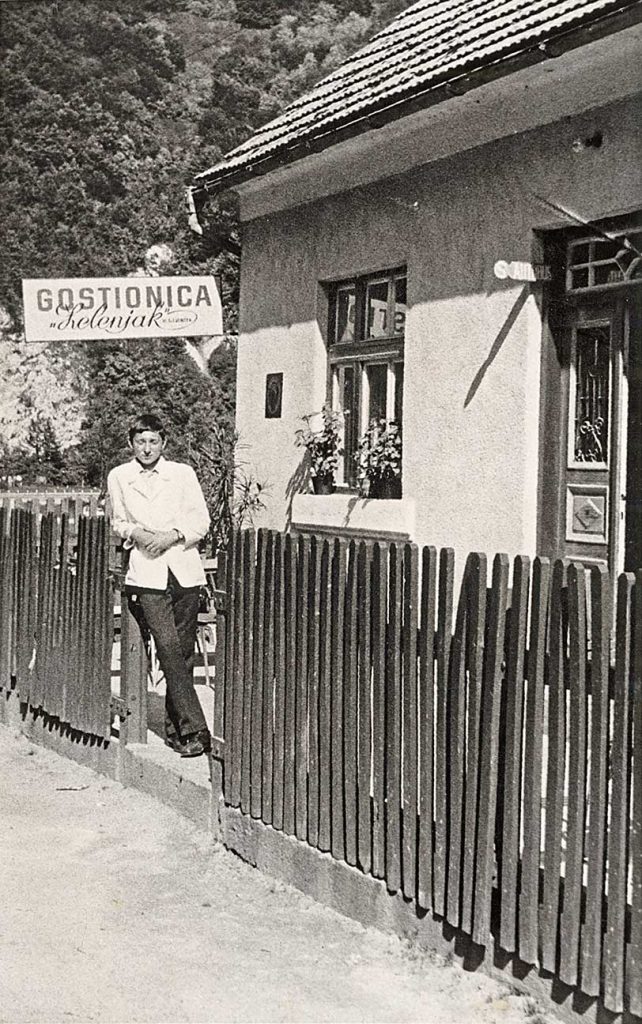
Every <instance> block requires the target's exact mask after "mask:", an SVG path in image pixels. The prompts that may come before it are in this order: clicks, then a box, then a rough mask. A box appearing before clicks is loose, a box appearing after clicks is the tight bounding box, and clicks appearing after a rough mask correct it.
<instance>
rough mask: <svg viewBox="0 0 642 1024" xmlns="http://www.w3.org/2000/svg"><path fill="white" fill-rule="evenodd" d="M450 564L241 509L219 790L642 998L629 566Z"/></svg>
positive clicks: (481, 935)
mask: <svg viewBox="0 0 642 1024" xmlns="http://www.w3.org/2000/svg"><path fill="white" fill-rule="evenodd" d="M455 578H456V576H455V564H454V555H453V552H452V550H450V549H444V550H442V551H440V552H437V550H436V549H435V548H432V547H425V548H423V549H422V550H419V549H418V548H417V547H416V546H415V545H413V544H405V545H397V544H384V543H376V542H375V543H372V542H366V541H363V542H355V541H351V542H350V543H348V542H347V541H346V540H345V539H340V538H325V539H323V538H319V537H315V536H311V537H310V536H300V537H293V536H291V535H283V534H278V533H274V532H271V531H266V530H260V531H258V534H255V533H254V532H253V531H242V532H236V533H235V535H234V536H233V538H232V541H231V544H230V548H229V550H228V554H227V592H228V610H227V614H228V628H227V634H226V651H225V664H226V669H225V693H224V695H222V694H217V700H218V701H219V702H220V703H219V711H218V713H217V716H216V717H217V720H218V717H219V716H220V721H221V724H222V723H223V721H224V744H223V743H222V744H221V748H222V749H223V751H224V753H223V757H224V794H225V800H226V802H227V803H228V804H229V805H231V806H232V807H237V808H240V809H241V811H243V812H244V813H246V814H249V815H251V816H253V817H255V818H260V819H261V820H262V821H263V822H265V823H266V824H268V825H271V826H272V827H273V828H274V829H277V830H281V831H282V832H284V833H286V834H288V835H291V836H296V837H297V838H298V839H299V840H301V841H303V842H305V843H308V844H309V845H311V846H313V847H316V848H317V849H319V850H322V851H327V852H329V853H331V855H332V856H333V857H335V858H337V859H338V860H342V861H345V862H347V863H348V864H350V865H353V866H354V867H355V868H358V869H359V870H361V871H362V872H365V873H368V874H370V875H372V876H374V877H375V878H378V879H382V880H384V881H385V883H386V885H387V887H388V889H389V891H390V892H393V893H394V892H400V893H403V895H404V896H405V897H406V898H408V899H409V900H413V901H415V903H416V905H417V907H418V908H422V909H423V910H427V911H431V912H432V913H433V914H434V915H437V916H438V917H440V918H443V919H445V921H447V922H448V923H449V924H450V925H452V926H453V927H454V928H456V929H460V930H461V931H462V932H463V933H465V934H466V935H468V936H470V937H471V938H472V940H473V941H474V942H475V943H477V944H479V945H480V946H482V947H483V946H487V945H489V943H490V941H491V937H492V939H493V941H494V944H495V945H496V946H497V945H498V946H500V947H501V948H503V949H504V950H505V951H507V952H508V953H510V954H514V955H516V956H517V957H519V959H520V960H522V961H524V962H525V963H526V964H531V965H535V966H536V967H538V968H540V969H542V970H544V971H546V972H552V973H553V974H555V975H557V977H558V978H559V980H560V981H561V982H563V983H564V984H565V985H568V986H571V987H573V988H575V989H577V990H580V991H581V992H583V993H585V994H586V995H588V996H594V997H599V999H600V1000H601V1001H602V1003H603V1005H604V1006H605V1007H606V1008H607V1009H608V1010H611V1011H614V1012H621V1011H623V1010H627V1011H628V1013H629V1014H630V1015H633V1016H635V1015H642V755H641V754H640V751H642V573H639V574H638V576H637V579H635V577H634V576H632V575H631V574H623V575H622V576H620V578H619V579H618V580H617V581H616V582H615V583H614V582H613V581H612V580H611V578H610V577H609V575H608V573H607V571H606V570H605V569H604V568H603V567H598V566H596V567H595V568H593V569H591V571H590V573H587V572H586V571H585V570H584V568H583V567H582V566H579V565H575V564H567V563H564V562H561V561H559V562H555V563H554V564H551V563H550V562H549V561H548V560H547V559H544V558H536V559H534V560H533V561H532V562H531V561H530V560H529V559H528V558H525V557H518V558H516V559H515V560H514V563H513V565H512V566H511V565H510V563H509V559H508V557H507V556H506V555H501V554H500V555H497V556H496V557H495V559H494V561H493V563H492V576H491V580H490V583H489V581H488V565H487V558H486V556H485V555H483V554H471V555H470V556H469V557H468V559H467V561H466V565H465V569H464V572H463V576H462V582H461V586H460V587H459V591H458V594H455ZM509 584H510V588H509ZM614 590H615V592H614ZM614 602H615V608H614ZM614 611H615V613H616V614H615V621H616V627H615V630H613V625H612V624H613V621H614V616H613V613H614ZM636 747H637V751H638V754H637V757H636V756H635V749H636Z"/></svg>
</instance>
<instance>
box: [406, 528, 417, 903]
mask: <svg viewBox="0 0 642 1024" xmlns="http://www.w3.org/2000/svg"><path fill="white" fill-rule="evenodd" d="M403 561H404V574H403V691H402V697H403V746H402V754H403V758H402V772H403V776H402V778H403V816H402V878H403V892H404V896H406V898H407V899H415V898H416V896H417V762H418V752H419V751H418V729H417V626H418V617H419V615H418V608H417V601H418V596H419V593H418V592H419V579H418V577H419V555H418V551H417V546H416V545H415V544H406V545H405V547H404V550H403Z"/></svg>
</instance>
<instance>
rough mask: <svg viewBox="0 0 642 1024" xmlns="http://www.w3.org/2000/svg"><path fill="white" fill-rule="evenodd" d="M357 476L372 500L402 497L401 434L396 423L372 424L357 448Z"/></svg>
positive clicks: (381, 421) (382, 422)
mask: <svg viewBox="0 0 642 1024" xmlns="http://www.w3.org/2000/svg"><path fill="white" fill-rule="evenodd" d="M356 461H357V476H358V478H359V484H360V488H361V491H362V493H364V494H367V497H369V498H400V497H401V430H400V428H399V424H398V423H395V422H394V421H393V420H385V419H380V420H372V422H371V423H370V426H369V427H368V429H367V430H366V432H365V434H364V435H363V437H362V438H361V440H360V441H359V443H358V445H357V452H356Z"/></svg>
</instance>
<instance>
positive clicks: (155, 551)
mask: <svg viewBox="0 0 642 1024" xmlns="http://www.w3.org/2000/svg"><path fill="white" fill-rule="evenodd" d="M145 533H147V539H146V540H145V541H144V542H143V543H142V544H141V547H142V548H144V550H145V551H146V552H147V554H148V555H151V556H152V558H157V557H158V556H159V555H162V554H163V552H164V551H167V550H168V548H171V547H173V546H174V544H177V543H178V535H177V533H176V530H159V531H158V532H157V533H150V532H149V531H148V530H146V531H145Z"/></svg>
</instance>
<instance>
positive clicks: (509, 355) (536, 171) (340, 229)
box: [237, 101, 640, 554]
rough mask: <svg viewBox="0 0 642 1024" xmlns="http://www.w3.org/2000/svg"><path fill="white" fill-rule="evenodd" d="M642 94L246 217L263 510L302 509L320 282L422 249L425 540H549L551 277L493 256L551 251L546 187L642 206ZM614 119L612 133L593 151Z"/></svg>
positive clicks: (256, 458) (411, 446)
mask: <svg viewBox="0 0 642 1024" xmlns="http://www.w3.org/2000/svg"><path fill="white" fill-rule="evenodd" d="M638 109H639V105H637V104H636V102H635V101H622V102H618V103H616V104H613V105H611V106H609V107H604V108H601V109H598V110H594V111H591V112H589V113H587V114H584V115H582V116H580V117H574V118H565V119H564V120H562V121H559V122H557V123H554V124H549V125H546V126H544V127H541V128H538V129H536V130H533V131H531V132H526V133H523V134H520V135H515V136H512V137H510V138H505V139H501V140H499V141H496V142H493V143H491V144H488V145H486V146H482V147H479V148H477V149H473V150H469V151H468V152H466V153H463V154H459V155H457V156H453V157H449V158H448V159H445V160H442V161H439V162H437V163H432V164H428V165H425V166H423V167H421V168H417V169H415V170H413V171H408V172H405V173H404V174H402V175H399V176H397V177H395V178H389V179H387V180H384V181H380V182H378V183H377V184H376V185H368V186H362V187H360V188H358V189H353V190H347V191H345V192H343V193H342V194H340V195H334V196H332V197H329V198H326V199H322V200H318V201H316V202H313V203H309V204H306V205H304V206H299V207H297V208H294V209H290V210H287V211H285V212H281V213H278V214H274V215H271V216H265V217H261V218H257V219H255V220H253V221H250V222H249V223H247V224H245V225H244V239H243V265H242V283H241V338H240V344H239V375H238V399H237V410H238V411H237V425H238V428H239V430H240V433H241V436H242V438H243V440H244V441H245V442H246V443H247V444H249V445H250V448H249V449H248V451H247V453H246V457H247V460H248V462H251V463H253V464H254V465H255V466H256V469H257V472H258V474H259V476H260V477H262V478H263V479H265V480H266V481H267V482H268V483H269V485H270V490H269V493H268V499H267V500H268V509H267V510H266V512H265V514H264V515H263V517H262V518H261V520H260V523H261V524H262V525H268V526H272V527H279V528H280V527H283V525H284V524H285V523H286V521H287V517H288V508H289V504H290V495H291V493H292V490H293V487H295V486H296V482H297V470H298V467H299V465H300V462H301V452H300V450H298V449H297V448H295V447H294V443H293V442H294V432H295V430H296V429H297V427H298V426H300V422H299V421H300V417H301V416H302V415H303V414H304V413H306V412H311V411H314V410H317V409H319V408H320V407H321V405H322V403H323V400H324V397H325V390H326V363H327V361H326V350H325V341H324V331H325V321H326V316H327V303H326V297H325V293H324V291H323V289H322V288H321V287H319V282H324V281H330V280H334V279H337V278H341V277H347V276H350V275H352V274H357V273H367V272H369V271H375V270H379V269H382V268H386V267H392V266H395V265H398V264H402V263H405V264H406V265H407V267H408V304H409V312H408V319H407V324H406V346H405V385H404V423H403V430H404V480H403V489H404V498H406V499H411V500H414V501H415V503H416V519H415V521H416V537H415V539H416V540H417V541H418V542H420V543H432V544H436V545H438V546H441V545H452V546H454V547H455V548H456V549H458V551H460V552H461V553H465V552H466V551H468V550H472V549H482V550H485V551H488V552H493V551H495V550H503V551H507V552H508V553H509V554H513V553H517V552H524V553H534V552H535V545H536V521H537V473H538V467H537V461H538V429H539V400H540V399H539V388H540V348H541V335H542V330H541V317H540V305H541V291H542V286H541V285H523V284H519V283H515V282H512V281H500V280H497V279H496V278H495V276H494V273H493V266H494V264H495V262H496V261H497V260H499V259H505V260H509V261H511V260H523V261H528V260H531V259H533V255H534V249H533V245H534V238H535V236H534V229H537V228H549V227H555V226H557V227H561V226H566V224H567V222H565V221H564V220H563V219H562V218H560V219H559V220H558V221H555V219H554V217H552V215H551V212H550V210H548V209H547V208H545V207H544V206H543V205H542V204H541V203H540V202H539V201H538V199H537V195H540V196H544V197H546V198H549V199H552V200H554V201H555V202H556V203H559V204H561V205H563V206H567V207H570V208H572V209H574V210H576V211H577V212H578V213H580V214H581V215H582V216H584V217H585V218H586V219H594V218H599V217H604V216H607V215H610V214H615V213H618V212H621V211H626V210H629V209H632V208H634V207H635V206H636V205H639V203H640V176H639V175H640V171H639V166H640V160H639V156H640V154H639V143H638V142H637V138H638V136H637V131H638V126H637V124H636V115H637V110H638ZM597 128H599V129H600V130H601V131H602V132H603V135H604V142H603V145H602V147H601V148H600V149H584V150H582V151H581V152H579V153H576V152H575V151H574V150H573V147H572V143H573V141H574V140H575V139H576V138H578V137H585V136H587V135H590V134H591V133H592V132H593V131H594V130H595V129H597ZM345 184H346V186H348V185H349V182H346V183H345ZM277 371H282V372H283V374H284V398H283V416H282V418H281V419H278V420H266V419H265V418H264V396H265V375H266V374H267V373H271V372H277ZM258 522H259V521H258V520H257V523H258Z"/></svg>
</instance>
